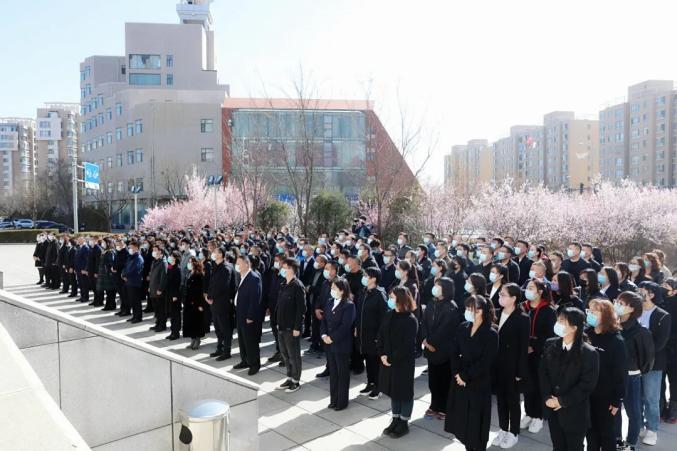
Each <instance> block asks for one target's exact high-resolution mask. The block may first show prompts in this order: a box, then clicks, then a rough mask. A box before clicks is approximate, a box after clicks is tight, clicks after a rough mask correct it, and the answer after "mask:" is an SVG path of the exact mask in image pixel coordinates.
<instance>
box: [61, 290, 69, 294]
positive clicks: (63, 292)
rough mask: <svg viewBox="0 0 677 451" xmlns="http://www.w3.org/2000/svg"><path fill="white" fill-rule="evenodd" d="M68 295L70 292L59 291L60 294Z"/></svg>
mask: <svg viewBox="0 0 677 451" xmlns="http://www.w3.org/2000/svg"><path fill="white" fill-rule="evenodd" d="M66 293H68V290H66V291H63V290H61V291H59V294H66Z"/></svg>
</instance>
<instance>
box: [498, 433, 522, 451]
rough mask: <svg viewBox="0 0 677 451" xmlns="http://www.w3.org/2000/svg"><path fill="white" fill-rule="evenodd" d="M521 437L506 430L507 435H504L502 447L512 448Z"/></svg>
mask: <svg viewBox="0 0 677 451" xmlns="http://www.w3.org/2000/svg"><path fill="white" fill-rule="evenodd" d="M518 440H519V439H518V438H517V436H516V435H515V434H513V433H512V432H506V433H505V435H504V436H503V441H502V442H501V445H500V446H501V448H503V449H508V448H512V447H513V446H515V445H517V441H518Z"/></svg>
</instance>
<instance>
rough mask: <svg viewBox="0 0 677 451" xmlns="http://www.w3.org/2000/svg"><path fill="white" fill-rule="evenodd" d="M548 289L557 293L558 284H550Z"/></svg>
mask: <svg viewBox="0 0 677 451" xmlns="http://www.w3.org/2000/svg"><path fill="white" fill-rule="evenodd" d="M550 289H551V290H552V291H559V284H558V283H557V282H552V283H551V284H550Z"/></svg>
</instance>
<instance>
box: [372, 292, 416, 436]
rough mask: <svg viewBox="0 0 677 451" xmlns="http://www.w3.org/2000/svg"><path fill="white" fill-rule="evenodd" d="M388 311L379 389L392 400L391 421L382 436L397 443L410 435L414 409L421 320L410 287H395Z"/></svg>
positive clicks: (381, 332) (381, 344)
mask: <svg viewBox="0 0 677 451" xmlns="http://www.w3.org/2000/svg"><path fill="white" fill-rule="evenodd" d="M388 307H389V309H390V310H389V311H388V312H387V313H386V315H385V318H384V319H383V324H382V325H381V328H380V329H379V337H378V341H377V350H378V354H379V356H380V358H381V366H380V367H379V375H378V377H379V382H378V387H379V389H380V390H381V392H382V393H383V394H385V395H386V396H388V397H390V404H391V411H392V421H391V422H390V424H389V425H388V427H386V428H385V429H384V430H383V435H387V436H389V437H391V438H394V439H397V438H400V437H402V436H404V435H406V434H408V433H409V419H410V418H411V413H412V410H413V408H414V369H415V363H416V357H415V354H416V336H417V332H418V320H417V319H416V317H415V316H414V311H415V310H416V302H415V301H414V298H413V296H412V295H411V292H410V291H409V289H408V288H407V287H403V286H396V287H394V288H393V289H392V291H391V292H390V295H389V297H388Z"/></svg>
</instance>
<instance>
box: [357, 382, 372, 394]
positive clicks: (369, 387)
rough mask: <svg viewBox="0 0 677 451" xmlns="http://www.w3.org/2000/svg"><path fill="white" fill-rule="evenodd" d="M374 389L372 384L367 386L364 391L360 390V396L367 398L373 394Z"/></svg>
mask: <svg viewBox="0 0 677 451" xmlns="http://www.w3.org/2000/svg"><path fill="white" fill-rule="evenodd" d="M373 389H374V386H373V385H372V384H367V386H366V387H364V388H363V389H362V390H360V395H362V396H367V395H368V394H369V393H371V392H372V390H373Z"/></svg>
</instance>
